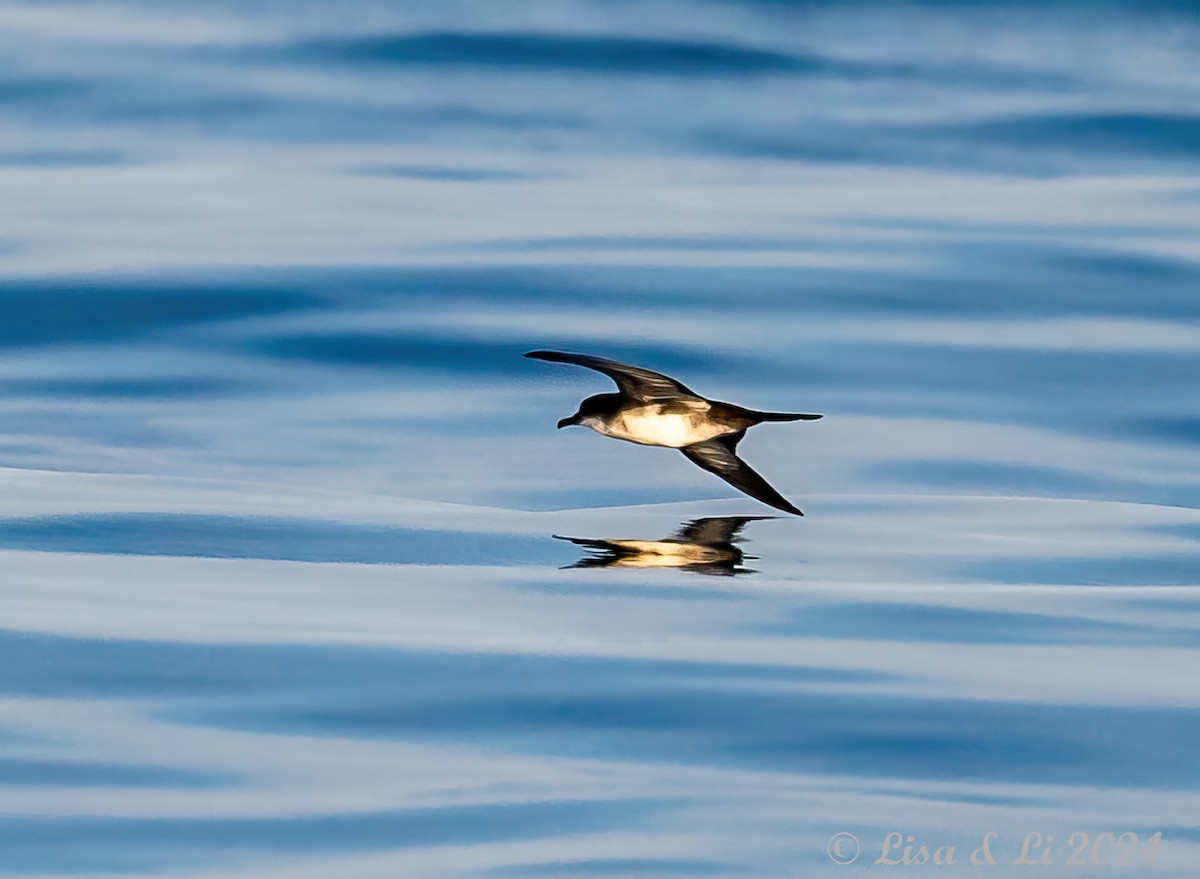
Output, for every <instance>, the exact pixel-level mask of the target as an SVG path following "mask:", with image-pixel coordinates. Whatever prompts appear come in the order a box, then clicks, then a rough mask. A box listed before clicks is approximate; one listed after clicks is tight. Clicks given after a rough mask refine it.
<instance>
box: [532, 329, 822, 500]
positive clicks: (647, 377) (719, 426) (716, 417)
mask: <svg viewBox="0 0 1200 879" xmlns="http://www.w3.org/2000/svg"><path fill="white" fill-rule="evenodd" d="M525 356H526V357H533V358H534V359H536V360H549V361H550V362H552V363H574V364H576V365H577V366H585V367H587V368H588V369H594V370H596V371H597V372H602V373H604V374H605V375H607V376H608V377H609V378H611V379H612V380H613V381H615V382H616V383H617V388H618V390H619V393H616V394H597V395H596V396H594V397H588V398H587V399H586V400H584V401H583V402H582V403H580V404H579V411H578V412H576V413H575V414H574V415H572V416H571V417H570V418H564V419H563V420H562V421H560V422H558V426H559V427H569V426H570V425H572V424H579V425H583V426H584V427H590V428H591V429H592V430H594V431H596V433H599V434H602V435H604V436H611V437H613V438H614V439H619V440H625V441H627V442H631V443H639V444H640V445H643V446H666V447H667V448H670V449H679V451H681V452H683V454H684V455H686V456H687V458H688V460H689V461H691V462H692V463H693V464H696V465H697V466H699V467H702V468H704V469H705V470H707V471H708V472H710V473H715V474H716V475H717V476H720V477H721V478H722V479H724V480H725V481H726V482H728V483H729V484H730V485H732V486H733V487H734V488H736V489H738V490H739V491H743V492H745V493H746V494H748V495H750V497H752V498H754V499H755V500H760V501H762V502H763V503H764V504H768V505H770V506H772V507H774V508H775V509H777V510H783V511H784V512H787V513H794V514H795V515H797V516H803V515H804V514H803V513H802V512H800V511H799V510H798V509H796V507H795V505H793V504H792V503H791V502H790V501H788V500H787V499H786V498H785V497H784V496H783V495H781V494H780V493H779V492H777V491H776V490H775V489H773V488H772V487H771V486H770V485H769V484H768V483H767V481H766V480H765V479H763V478H762V477H761V476H759V475H758V474H757V473H755V472H754V471H753V470H751V469H750V467H749V465H748V464H746V462H745V461H743V460H742V459H741V458H739V457H738V456H737V454H736V451H737V444H738V443H739V442H741V439H742V437H744V436H745V435H746V431H747V430H748V429H750V428H751V427H753V426H754V425H756V424H761V423H762V422H764V421H812V420H813V419H816V418H820V417H821V416H820V415H807V414H797V413H790V412H757V411H755V410H753V409H744V408H742V407H741V406H735V405H733V404H732V403H719V402H717V401H716V400H709V399H706V398H705V397H701V396H700V395H699V394H697V393H696V392H694V391H691V390H689V389H688V388H686V387H684V386H683V385H681V384H680V383H679V382H677V381H675V379H673V378H668V377H667V376H665V375H662V374H660V373H657V372H651V371H650V370H648V369H642V368H641V367H638V366H627V365H625V364H624V363H618V362H617V361H615V360H607V359H605V358H604V357H592V356H591V355H589V354H568V353H565V352H562V351H530V352H529V353H528V354H526V355H525Z"/></svg>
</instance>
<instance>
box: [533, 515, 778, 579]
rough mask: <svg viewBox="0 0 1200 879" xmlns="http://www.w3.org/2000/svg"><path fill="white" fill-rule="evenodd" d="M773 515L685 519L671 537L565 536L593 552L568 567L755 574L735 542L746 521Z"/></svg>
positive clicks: (728, 575)
mask: <svg viewBox="0 0 1200 879" xmlns="http://www.w3.org/2000/svg"><path fill="white" fill-rule="evenodd" d="M770 518H773V517H772V516H720V517H713V518H707V519H695V520H693V521H691V522H684V523H683V525H681V526H680V528H679V530H678V531H676V532H675V533H674V534H673V535H671V536H670V537H664V538H663V539H661V540H628V539H611V540H610V539H604V538H592V537H563V536H561V535H558V534H555V535H554V537H556V538H557V539H559V540H568V541H570V542H571V543H573V544H575V545H576V546H582V547H583V548H584V549H586V550H588V551H589V552H590V553H592V555H588V556H584V557H583V558H581V559H580V560H579V561H577V562H575V563H574V564H572V565H567V566H566V567H567V568H679V569H681V570H684V571H690V572H691V573H693V574H715V575H717V576H724V577H731V576H733V575H734V574H753V573H755V572H754V571H753V570H751V569H750V568H743V567H742V566H741V565H742V562H743V561H744V560H745V559H753V558H757V556H750V555H746V554H745V553H743V552H742V550H741V549H739V548H738V546H737V545H736V544H737V543H738V542H740V539H739V534H740V533H741V530H742V528H743V527H744V526H745V525H746V523H747V522H756V521H759V520H761V519H770Z"/></svg>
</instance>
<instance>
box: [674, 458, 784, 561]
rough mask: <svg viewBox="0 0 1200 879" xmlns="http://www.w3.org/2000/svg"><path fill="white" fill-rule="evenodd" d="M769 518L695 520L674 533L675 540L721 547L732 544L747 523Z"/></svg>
mask: <svg viewBox="0 0 1200 879" xmlns="http://www.w3.org/2000/svg"><path fill="white" fill-rule="evenodd" d="M701 466H703V465H701ZM770 518H771V517H770V516H720V517H714V518H710V519H696V520H694V521H692V522H686V523H684V525H683V527H682V528H680V529H679V530H678V531H677V532H675V539H676V540H682V541H683V542H685V543H698V544H699V545H700V546H721V545H723V544H728V543H733V541H734V540H736V539H737V536H738V532H740V531H741V530H742V527H743V526H744V525H745V524H746V523H747V522H756V521H758V520H759V519H770Z"/></svg>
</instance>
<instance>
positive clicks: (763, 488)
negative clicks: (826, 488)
mask: <svg viewBox="0 0 1200 879" xmlns="http://www.w3.org/2000/svg"><path fill="white" fill-rule="evenodd" d="M679 451H681V452H683V453H684V454H685V455H687V456H688V460H690V461H691V462H692V463H693V464H696V465H698V466H700V467H703V468H704V469H705V470H707V471H708V472H709V473H715V474H717V476H720V477H721V478H722V479H724V480H725V481H726V482H728V483H729V484H730V485H732V486H733V487H734V488H736V489H738V490H739V491H744V492H745V493H746V494H748V495H750V497H752V498H754V499H755V500H760V501H762V502H763V503H764V504H768V505H770V506H772V507H774V508H775V509H777V510H783V511H784V512H787V513H795V514H796V515H797V516H803V515H804V514H803V513H802V512H800V511H799V510H798V509H796V507H795V506H793V505H792V504H791V503H790V502H789V501H788V500H787V499H786V498H785V497H784V496H783V495H781V494H780V493H779V492H777V491H776V490H775V489H773V488H771V486H770V485H769V484H768V483H767V480H765V479H763V478H762V477H761V476H759V475H758V474H757V473H755V472H754V471H753V470H751V469H750V466H749V465H748V464H747V463H746V462H745V461H743V460H742V459H741V458H739V457H738V456H737V455H735V454H734V453H733V450H732V449H730V448H729V446H727V445H726V444H725V443H723V442H721V441H720V440H719V439H711V440H705V441H704V442H702V443H693V444H692V445H690V446H684V447H683V448H682V449H680V450H679Z"/></svg>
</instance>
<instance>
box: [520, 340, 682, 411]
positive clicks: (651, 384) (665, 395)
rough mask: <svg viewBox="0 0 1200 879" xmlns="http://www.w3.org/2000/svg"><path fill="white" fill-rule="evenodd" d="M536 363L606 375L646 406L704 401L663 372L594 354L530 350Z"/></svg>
mask: <svg viewBox="0 0 1200 879" xmlns="http://www.w3.org/2000/svg"><path fill="white" fill-rule="evenodd" d="M525 356H526V357H532V358H534V359H535V360H549V361H550V362H552V363H574V364H575V365H576V366H586V367H587V368H588V369H594V370H596V371H597V372H602V373H604V374H605V375H606V376H608V377H609V378H611V379H612V380H613V381H615V382H616V383H617V387H619V388H620V389H621V393H623V394H625V396H627V397H631V398H632V399H634V400H638V401H640V402H643V403H653V402H656V401H661V400H678V399H680V398H685V399H691V400H702V399H704V398H703V397H701V396H700V395H699V394H697V393H696V392H695V391H692V390H690V389H688V388H686V387H684V386H683V385H681V384H680V383H679V382H677V381H675V379H673V378H669V377H668V376H665V375H663V374H662V373H658V372H652V371H651V370H649V369H642V368H641V367H640V366H628V365H626V364H624V363H618V362H617V361H615V360H609V359H607V358H605V357H593V356H592V355H590V354H569V353H567V352H565V351H530V352H529V353H528V354H526V355H525Z"/></svg>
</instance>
